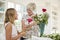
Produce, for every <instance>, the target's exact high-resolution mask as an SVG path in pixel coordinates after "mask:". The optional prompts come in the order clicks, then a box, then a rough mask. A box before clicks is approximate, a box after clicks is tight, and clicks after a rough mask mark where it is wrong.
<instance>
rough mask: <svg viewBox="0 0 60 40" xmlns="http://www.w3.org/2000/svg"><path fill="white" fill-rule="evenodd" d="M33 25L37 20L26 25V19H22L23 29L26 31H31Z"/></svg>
mask: <svg viewBox="0 0 60 40" xmlns="http://www.w3.org/2000/svg"><path fill="white" fill-rule="evenodd" d="M33 25H36V22H35V21H33V22H32V23H31V24H28V25H26V24H25V22H24V20H22V29H23V30H25V31H29V30H30V29H31V27H32V26H33Z"/></svg>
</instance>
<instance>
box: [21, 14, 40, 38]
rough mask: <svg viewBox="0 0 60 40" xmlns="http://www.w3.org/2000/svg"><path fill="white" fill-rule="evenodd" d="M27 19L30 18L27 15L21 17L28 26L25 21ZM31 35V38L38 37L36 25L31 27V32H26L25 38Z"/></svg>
mask: <svg viewBox="0 0 60 40" xmlns="http://www.w3.org/2000/svg"><path fill="white" fill-rule="evenodd" d="M28 18H31V17H30V16H29V15H28V14H26V15H25V14H24V15H23V17H22V19H23V20H24V21H25V24H26V25H28V21H27V19H28ZM33 20H34V19H33ZM31 35H32V36H39V27H38V25H34V26H32V28H31V30H29V31H27V32H26V36H25V37H27V38H30V37H31Z"/></svg>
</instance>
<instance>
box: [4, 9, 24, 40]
mask: <svg viewBox="0 0 60 40" xmlns="http://www.w3.org/2000/svg"><path fill="white" fill-rule="evenodd" d="M15 20H17V12H16V10H15V9H14V8H9V9H7V10H6V13H5V21H4V25H5V32H6V40H20V39H19V38H20V37H22V36H24V35H25V31H23V30H22V32H20V33H19V34H18V32H17V30H16V27H15V25H14V21H15Z"/></svg>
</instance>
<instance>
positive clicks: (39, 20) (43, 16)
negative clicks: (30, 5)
mask: <svg viewBox="0 0 60 40" xmlns="http://www.w3.org/2000/svg"><path fill="white" fill-rule="evenodd" d="M46 11H47V10H46V9H45V8H43V9H42V12H43V14H39V15H38V14H36V15H35V16H34V20H35V21H36V22H37V24H40V23H45V24H47V23H48V18H49V15H48V13H47V12H46Z"/></svg>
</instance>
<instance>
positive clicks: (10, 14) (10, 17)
mask: <svg viewBox="0 0 60 40" xmlns="http://www.w3.org/2000/svg"><path fill="white" fill-rule="evenodd" d="M15 13H16V10H15V9H14V8H9V9H7V10H6V13H5V21H4V23H7V22H11V23H14V20H15V16H14V15H15Z"/></svg>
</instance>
